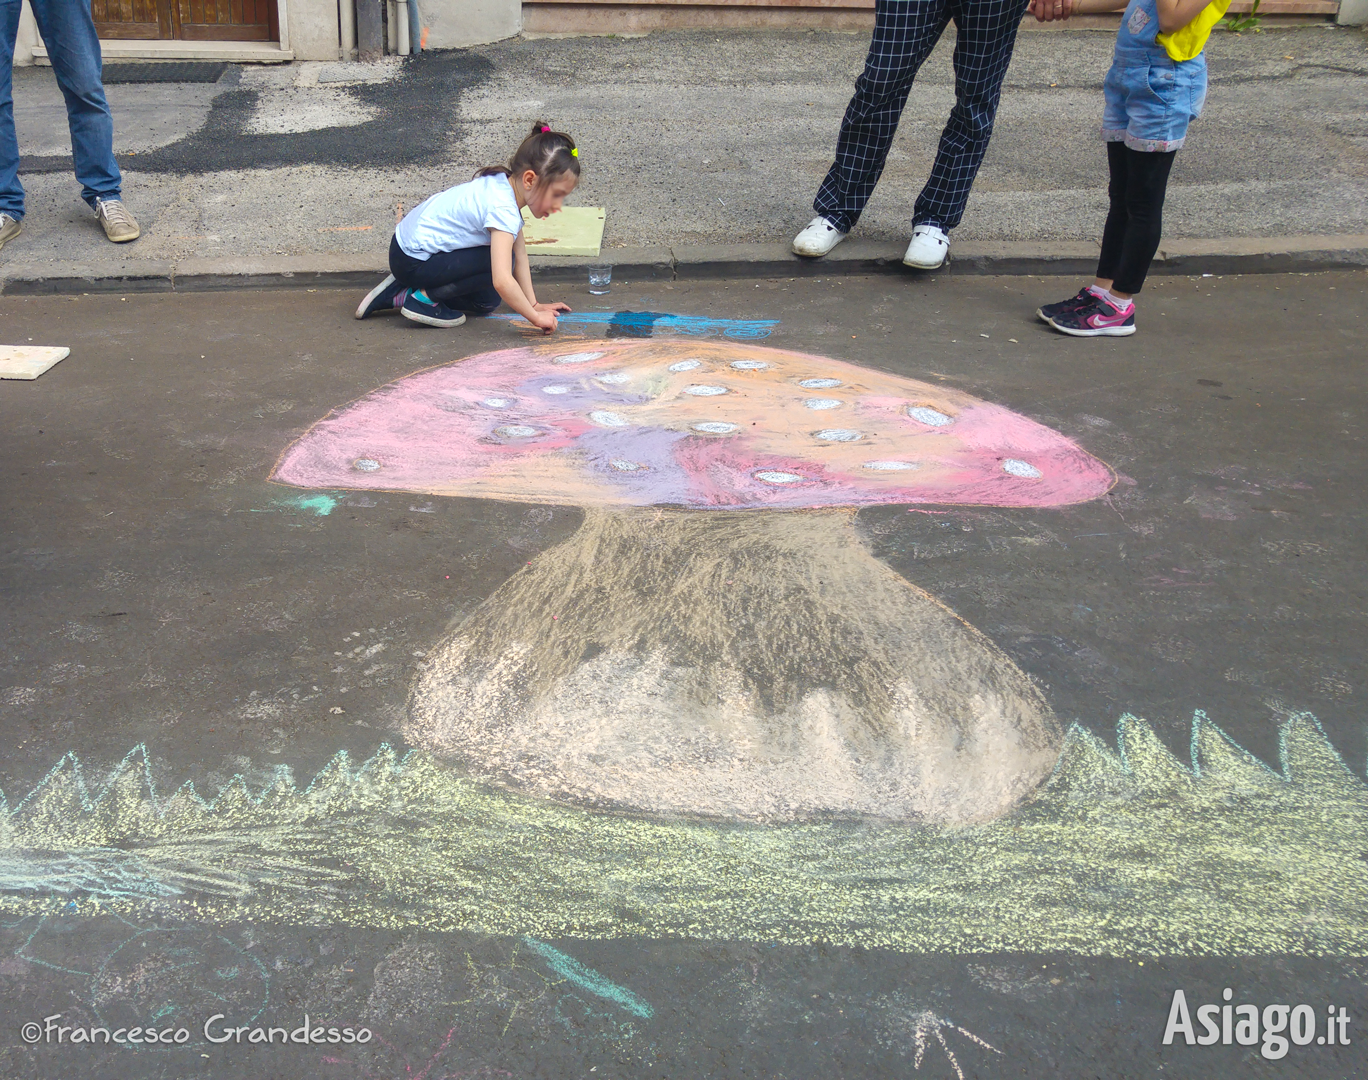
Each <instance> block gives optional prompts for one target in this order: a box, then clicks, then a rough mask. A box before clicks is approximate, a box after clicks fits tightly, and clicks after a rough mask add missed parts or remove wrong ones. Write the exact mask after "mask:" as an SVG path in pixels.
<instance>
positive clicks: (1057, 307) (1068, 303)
mask: <svg viewBox="0 0 1368 1080" xmlns="http://www.w3.org/2000/svg"><path fill="white" fill-rule="evenodd" d="M1096 298H1097V294H1096V293H1095V292H1093V291H1092V286H1091V285H1084V286H1083V288H1081V289H1079V290H1078V295H1077V296H1071V297H1069V298H1068V299H1067V300H1061V301H1060V302H1059V303H1057V304H1046V305H1045V306H1044V307H1038V308H1036V314H1037V315H1038V316H1039V317H1040V321H1041V322H1049V321H1050V320H1051V319H1053V318H1054V317H1055V316H1056V315H1063V314H1065V313H1066V312H1070V311H1077V310H1078V309H1079V308H1081V307H1087V306H1088V305H1089V304H1091V303H1092V302H1093V300H1095V299H1096Z"/></svg>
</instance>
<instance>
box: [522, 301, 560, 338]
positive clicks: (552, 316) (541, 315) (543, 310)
mask: <svg viewBox="0 0 1368 1080" xmlns="http://www.w3.org/2000/svg"><path fill="white" fill-rule="evenodd" d="M560 306H561V307H564V306H565V305H564V304H562V305H560ZM555 307H556V305H555V304H538V305H537V307H536V310H534V311H533V312H532V314H531V315H529V316H528V317H527V321H528V322H530V323H531V324H532V325H533V326H535V327H536V328H537V329H538V330H541V331H542V332H543V333H546V334H549V333H551V332H552V331H553V330H555V329H556V327H557V326H558V325H560V324H559V322H558V321H557V320H556V313H555V311H554V310H547V309H548V308H550V309H554V308H555Z"/></svg>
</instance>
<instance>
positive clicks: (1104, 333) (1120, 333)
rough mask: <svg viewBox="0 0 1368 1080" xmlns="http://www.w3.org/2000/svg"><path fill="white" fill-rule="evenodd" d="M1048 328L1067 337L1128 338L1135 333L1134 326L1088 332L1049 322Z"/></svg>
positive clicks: (1105, 328) (1103, 328)
mask: <svg viewBox="0 0 1368 1080" xmlns="http://www.w3.org/2000/svg"><path fill="white" fill-rule="evenodd" d="M1047 321H1048V320H1047ZM1050 326H1052V327H1053V328H1054V329H1056V330H1058V331H1059V332H1060V333H1061V334H1068V335H1069V337H1130V336H1131V335H1132V334H1133V333H1135V327H1134V326H1101V327H1097V328H1096V329H1088V330H1075V329H1074V328H1073V327H1071V326H1060V325H1059V323H1057V322H1051V323H1050Z"/></svg>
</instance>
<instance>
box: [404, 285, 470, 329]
mask: <svg viewBox="0 0 1368 1080" xmlns="http://www.w3.org/2000/svg"><path fill="white" fill-rule="evenodd" d="M399 314H401V315H402V316H403V317H404V318H406V319H408V320H410V321H411V322H416V323H422V324H423V325H424V326H460V325H461V323H463V322H465V316H464V315H463V314H462V313H461V312H459V311H455V310H453V309H452V308H449V307H447V306H446V305H445V304H440V303H438V302H437V301H436V300H434V299H432V297H430V296H428V294H427V293H425V292H424V291H423V290H422V289H410V290H409V294H408V296H406V297H405V298H404V306H403V307H401V308H400V309H399Z"/></svg>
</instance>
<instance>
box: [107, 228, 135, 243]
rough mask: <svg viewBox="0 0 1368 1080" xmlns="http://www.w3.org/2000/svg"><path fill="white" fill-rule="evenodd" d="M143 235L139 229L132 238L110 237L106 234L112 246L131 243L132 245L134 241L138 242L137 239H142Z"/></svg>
mask: <svg viewBox="0 0 1368 1080" xmlns="http://www.w3.org/2000/svg"><path fill="white" fill-rule="evenodd" d="M141 235H142V230H141V229H139V230H138V231H137V232H135V233H134V234H133V235H132V236H110V235H109V233H105V237H106V239H108V240H109V242H110V243H111V244H129V243H132V242H133V241H134V240H136V239H137V238H138V237H140V236H141Z"/></svg>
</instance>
